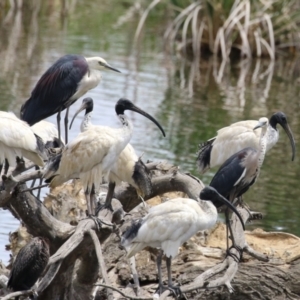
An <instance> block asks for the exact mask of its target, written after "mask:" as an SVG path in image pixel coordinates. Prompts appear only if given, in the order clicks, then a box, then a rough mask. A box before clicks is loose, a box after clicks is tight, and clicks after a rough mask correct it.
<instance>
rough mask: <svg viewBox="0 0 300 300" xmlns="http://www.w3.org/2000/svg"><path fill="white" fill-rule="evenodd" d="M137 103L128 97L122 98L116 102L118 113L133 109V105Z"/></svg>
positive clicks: (122, 113) (121, 113)
mask: <svg viewBox="0 0 300 300" xmlns="http://www.w3.org/2000/svg"><path fill="white" fill-rule="evenodd" d="M134 106H135V105H134V104H133V103H132V102H131V101H130V100H128V99H126V98H121V99H119V101H118V102H117V103H116V107H115V108H116V113H117V115H124V111H125V110H131V108H132V107H134Z"/></svg>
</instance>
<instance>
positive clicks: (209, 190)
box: [121, 186, 244, 294]
mask: <svg viewBox="0 0 300 300" xmlns="http://www.w3.org/2000/svg"><path fill="white" fill-rule="evenodd" d="M200 199H201V200H200V201H199V202H198V201H195V200H193V199H188V198H176V199H171V200H169V201H166V202H164V203H162V204H159V205H156V206H154V207H152V208H151V209H150V210H149V213H148V214H147V215H146V216H145V217H143V218H142V219H140V220H136V221H135V222H133V223H132V225H131V227H129V228H128V229H127V230H126V231H125V232H124V233H123V235H122V239H121V244H122V245H123V246H124V247H125V249H126V250H127V257H131V256H133V255H135V254H136V253H137V252H139V251H141V250H143V249H144V248H145V247H148V246H149V247H152V248H160V249H161V251H159V254H158V257H157V269H158V278H159V287H158V291H159V293H160V294H161V293H162V292H163V290H164V287H163V282H162V276H161V260H162V254H163V253H164V254H165V255H166V260H167V270H168V288H167V289H170V290H171V291H176V293H178V292H179V293H180V290H179V287H176V286H174V285H173V283H172V275H171V261H172V259H173V258H174V257H176V256H177V254H178V248H179V247H180V246H181V245H182V244H183V243H184V242H186V241H187V240H188V239H189V238H191V237H192V236H193V235H195V234H196V233H197V232H198V231H200V230H205V229H209V228H211V227H213V226H214V225H215V223H216V221H217V218H218V213H217V209H216V207H215V203H222V204H225V205H226V206H228V208H230V209H231V210H232V211H233V212H234V213H235V214H236V215H237V216H238V218H239V219H240V221H241V223H242V226H243V227H244V223H243V220H242V217H241V216H240V214H239V213H238V211H237V209H236V208H235V207H234V206H233V205H232V204H231V203H230V202H229V201H228V200H227V199H225V198H224V197H223V196H222V195H220V194H219V193H218V192H217V190H216V189H214V188H213V187H210V186H207V187H205V188H204V189H203V190H202V191H201V193H200ZM162 252H163V253H162Z"/></svg>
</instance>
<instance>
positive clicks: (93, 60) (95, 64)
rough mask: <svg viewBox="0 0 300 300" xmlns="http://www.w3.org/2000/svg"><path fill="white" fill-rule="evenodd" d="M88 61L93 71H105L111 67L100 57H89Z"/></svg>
mask: <svg viewBox="0 0 300 300" xmlns="http://www.w3.org/2000/svg"><path fill="white" fill-rule="evenodd" d="M86 60H87V62H88V65H89V67H90V68H91V69H95V70H104V69H105V68H107V66H109V65H108V63H107V62H106V60H105V59H103V58H102V57H99V56H94V57H87V58H86Z"/></svg>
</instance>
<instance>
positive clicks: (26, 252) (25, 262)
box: [7, 237, 50, 291]
mask: <svg viewBox="0 0 300 300" xmlns="http://www.w3.org/2000/svg"><path fill="white" fill-rule="evenodd" d="M49 256H50V254H49V245H48V242H47V241H45V239H43V238H41V237H35V238H33V239H32V240H31V241H30V242H29V243H28V244H27V245H26V246H24V247H23V248H22V249H21V250H20V251H19V253H18V255H17V257H16V260H15V262H14V264H13V267H12V269H11V272H10V277H9V280H8V283H7V287H8V288H10V289H12V290H13V291H24V290H28V289H30V288H32V287H33V285H34V284H35V283H36V281H37V280H38V278H39V277H40V276H41V275H42V273H43V271H44V270H45V268H46V266H47V264H48V261H49Z"/></svg>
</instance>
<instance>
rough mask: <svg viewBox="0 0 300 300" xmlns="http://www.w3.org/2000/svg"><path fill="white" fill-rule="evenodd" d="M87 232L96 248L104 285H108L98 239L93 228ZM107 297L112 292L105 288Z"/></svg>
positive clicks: (110, 296) (110, 297)
mask: <svg viewBox="0 0 300 300" xmlns="http://www.w3.org/2000/svg"><path fill="white" fill-rule="evenodd" d="M88 232H89V234H90V236H91V238H92V240H93V243H94V245H95V250H96V254H97V258H98V262H99V265H100V269H101V273H102V277H103V279H104V282H105V283H106V285H108V286H109V285H110V282H109V278H108V274H107V271H106V266H105V262H104V259H103V254H102V250H101V245H100V242H99V239H98V237H97V235H96V233H95V232H94V231H93V230H91V229H90V230H89V231H88ZM107 298H108V300H112V299H113V295H112V292H111V290H110V289H107Z"/></svg>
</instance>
